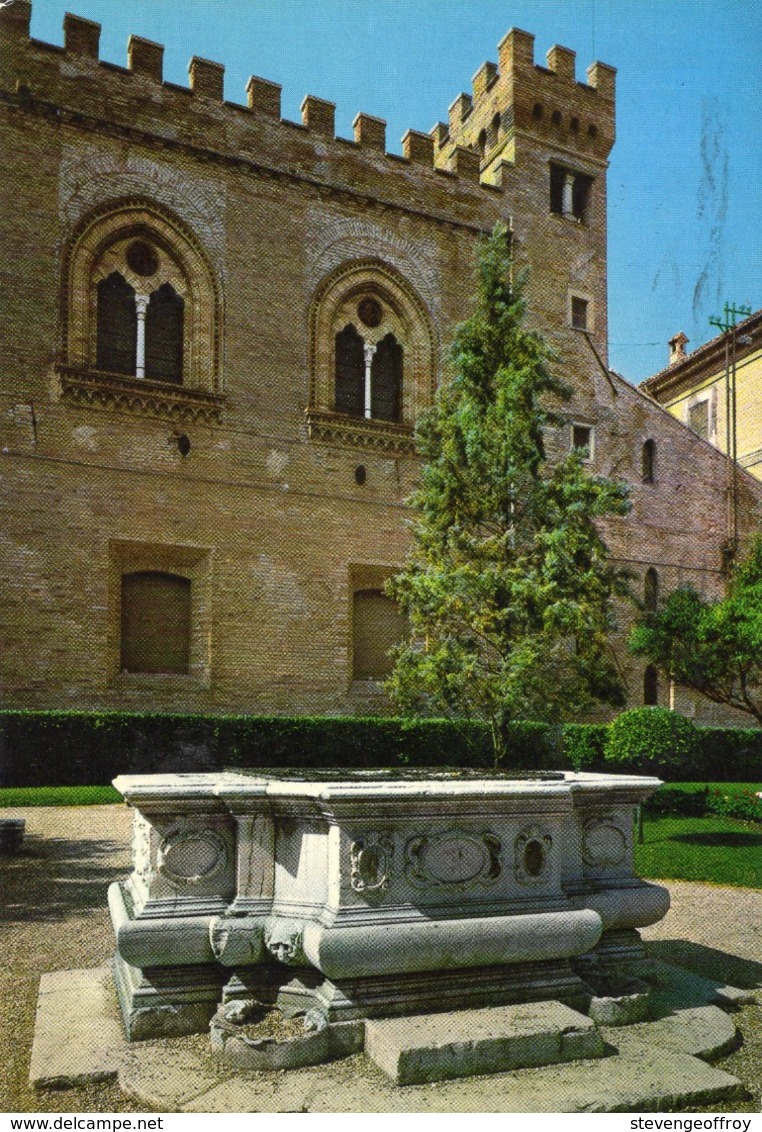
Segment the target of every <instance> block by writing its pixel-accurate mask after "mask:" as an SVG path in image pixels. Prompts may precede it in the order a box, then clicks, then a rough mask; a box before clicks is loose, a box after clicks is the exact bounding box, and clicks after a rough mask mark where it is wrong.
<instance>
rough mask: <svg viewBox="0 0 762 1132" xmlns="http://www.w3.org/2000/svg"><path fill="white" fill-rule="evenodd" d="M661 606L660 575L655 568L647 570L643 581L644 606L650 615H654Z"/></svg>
mask: <svg viewBox="0 0 762 1132" xmlns="http://www.w3.org/2000/svg"><path fill="white" fill-rule="evenodd" d="M658 604H659V575H658V574H657V572H656V571H655V570H654V568H653V566H651V567H649V569H648V570H646V576H645V579H644V581H643V605H644V606H645V607H646V609H647V610H648V612H649V613H654V612H655V610H656V607H657V606H658Z"/></svg>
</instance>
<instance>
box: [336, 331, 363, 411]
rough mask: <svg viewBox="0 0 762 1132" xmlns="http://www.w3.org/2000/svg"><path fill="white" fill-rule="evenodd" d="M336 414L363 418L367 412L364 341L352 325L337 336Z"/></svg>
mask: <svg viewBox="0 0 762 1132" xmlns="http://www.w3.org/2000/svg"><path fill="white" fill-rule="evenodd" d="M335 407H336V412H337V413H347V414H348V415H349V416H352V417H361V416H363V415H364V411H365V352H364V349H363V340H362V338H361V337H360V335H359V334H358V333H357V331H356V330H355V328H354V326H352V324H351V323H350V324H349V325H348V326H345V327H344V329H343V330H340V331H339V333H338V334H337V335H336V405H335Z"/></svg>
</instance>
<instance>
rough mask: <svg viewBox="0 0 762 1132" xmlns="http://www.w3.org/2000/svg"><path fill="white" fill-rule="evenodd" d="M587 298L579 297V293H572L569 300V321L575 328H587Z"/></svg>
mask: <svg viewBox="0 0 762 1132" xmlns="http://www.w3.org/2000/svg"><path fill="white" fill-rule="evenodd" d="M588 305H589V304H588V301H587V299H581V298H580V297H579V295H572V301H571V323H572V326H573V327H574V329H575V330H587V311H588Z"/></svg>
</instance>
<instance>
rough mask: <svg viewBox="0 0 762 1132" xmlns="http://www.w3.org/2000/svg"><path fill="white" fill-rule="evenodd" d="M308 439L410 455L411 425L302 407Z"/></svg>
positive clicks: (411, 442) (412, 444)
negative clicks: (304, 410) (304, 411)
mask: <svg viewBox="0 0 762 1132" xmlns="http://www.w3.org/2000/svg"><path fill="white" fill-rule="evenodd" d="M306 420H307V433H308V435H309V438H310V440H321V441H325V442H326V443H328V444H338V445H341V446H342V447H345V448H369V449H372V450H374V451H377V452H388V453H389V454H390V455H399V456H414V455H415V437H414V435H413V428H412V426H411V425H403V424H395V423H394V422H393V421H378V420H366V419H365V418H363V417H349V416H344V414H342V413H332V412H327V411H326V410H324V409H314V408H308V409H307V410H306Z"/></svg>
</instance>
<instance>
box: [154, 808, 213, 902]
mask: <svg viewBox="0 0 762 1132" xmlns="http://www.w3.org/2000/svg"><path fill="white" fill-rule="evenodd" d="M227 863H228V846H227V844H226V842H225V839H224V838H223V837H221V836H220V834H219V833H217V832H216V831H215V830H213V829H208V828H206V827H205V826H203V825H200V824H197V823H196V822H193V821H188V820H182V821H178V822H176V823H175V824H174V825H173V826H170V828H169V829H168V830H167V831H166V833H165V834H164V837H163V838H162V841H161V844H160V845H159V848H158V850H157V853H156V867H157V869H158V871H159V873H161V875H162V876H163V877H164V878H165V879H166V880H167V881H169V883H170V884H171V885H173V886H174V887H176V888H180V887H185V886H193V885H197V884H200V883H202V882H205V881H210V880H213V879H214V877H215V876H217V875H218V874H219V873H221V872H222V870H223V869H224V868H225V866H226V865H227Z"/></svg>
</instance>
